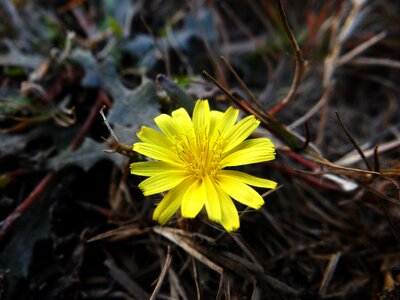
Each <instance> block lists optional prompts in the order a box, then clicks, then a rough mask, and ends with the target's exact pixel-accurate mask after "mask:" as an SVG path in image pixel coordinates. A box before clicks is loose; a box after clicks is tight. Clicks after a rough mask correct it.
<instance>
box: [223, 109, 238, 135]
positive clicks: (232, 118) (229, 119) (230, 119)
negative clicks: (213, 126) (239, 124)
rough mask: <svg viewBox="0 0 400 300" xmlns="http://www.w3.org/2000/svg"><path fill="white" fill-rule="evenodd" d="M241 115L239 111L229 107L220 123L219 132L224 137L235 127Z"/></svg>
mask: <svg viewBox="0 0 400 300" xmlns="http://www.w3.org/2000/svg"><path fill="white" fill-rule="evenodd" d="M238 115H239V110H238V109H236V108H233V107H229V108H228V109H227V110H226V112H225V113H224V115H223V116H222V118H221V119H220V121H219V123H218V131H219V133H220V134H221V135H222V136H224V134H225V132H226V131H227V130H229V129H230V128H232V127H233V125H234V124H235V122H236V120H237V117H238Z"/></svg>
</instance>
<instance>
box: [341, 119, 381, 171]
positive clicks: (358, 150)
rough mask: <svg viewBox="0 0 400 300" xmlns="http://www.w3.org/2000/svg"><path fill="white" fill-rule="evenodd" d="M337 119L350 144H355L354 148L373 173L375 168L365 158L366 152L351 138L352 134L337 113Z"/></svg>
mask: <svg viewBox="0 0 400 300" xmlns="http://www.w3.org/2000/svg"><path fill="white" fill-rule="evenodd" d="M335 114H336V117H337V118H338V120H339V124H340V126H341V127H342V129H343V131H344V132H345V133H346V135H347V137H348V138H349V140H350V142H351V143H352V144H353V146H354V148H356V149H357V152H358V154H360V156H361V157H362V159H363V161H364V163H365V165H366V166H367V169H368V170H370V171H372V170H373V168H372V166H371V164H370V162H369V161H368V159H367V158H366V157H365V155H364V152H363V151H362V150H361V148H360V146H358V144H357V142H356V141H355V139H354V138H353V137H352V136H351V134H350V132H349V131H348V130H347V128H346V126H345V125H344V123H343V121H342V119H341V118H340V116H339V113H337V112H336V113H335Z"/></svg>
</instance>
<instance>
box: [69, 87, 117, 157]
mask: <svg viewBox="0 0 400 300" xmlns="http://www.w3.org/2000/svg"><path fill="white" fill-rule="evenodd" d="M103 105H105V106H107V107H111V106H112V103H111V101H110V99H109V98H108V96H107V94H106V93H105V92H104V91H99V94H98V96H97V99H96V102H95V103H94V105H93V107H92V109H91V111H90V113H89V115H88V116H87V118H86V121H85V123H83V125H82V127H81V129H80V130H79V132H78V133H77V134H76V136H75V138H74V139H73V140H72V142H71V144H70V145H69V148H70V149H71V150H76V149H77V148H78V147H79V145H80V144H81V143H82V141H83V139H84V138H85V135H86V134H87V132H88V131H89V130H90V128H91V127H92V125H93V123H94V121H95V120H96V119H97V118H98V114H99V110H100V109H101V107H102V106H103Z"/></svg>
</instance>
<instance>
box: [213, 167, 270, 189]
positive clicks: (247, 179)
mask: <svg viewBox="0 0 400 300" xmlns="http://www.w3.org/2000/svg"><path fill="white" fill-rule="evenodd" d="M218 174H220V175H225V176H229V177H231V178H234V179H236V180H239V181H241V182H243V183H245V184H248V185H252V186H257V187H261V188H266V189H274V188H276V185H277V183H276V182H275V181H272V180H268V179H264V178H260V177H256V176H252V175H250V174H247V173H243V172H239V171H234V170H221V171H219V173H218Z"/></svg>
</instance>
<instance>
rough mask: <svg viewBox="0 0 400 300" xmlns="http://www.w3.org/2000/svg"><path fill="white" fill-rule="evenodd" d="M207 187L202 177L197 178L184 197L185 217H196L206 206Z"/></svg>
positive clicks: (183, 215) (183, 210)
mask: <svg viewBox="0 0 400 300" xmlns="http://www.w3.org/2000/svg"><path fill="white" fill-rule="evenodd" d="M206 197H207V194H206V189H205V186H204V184H203V181H202V180H201V179H197V180H195V181H194V182H193V183H192V185H191V186H190V187H189V188H188V189H187V191H186V192H185V195H184V197H183V199H182V207H181V214H182V217H184V218H194V217H196V216H197V215H198V214H199V212H200V211H201V209H202V208H203V206H204V200H205V199H206Z"/></svg>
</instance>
